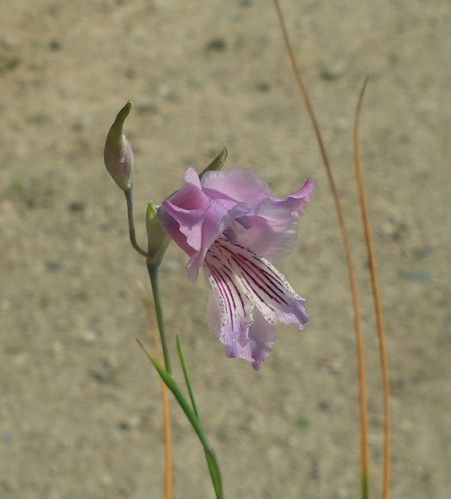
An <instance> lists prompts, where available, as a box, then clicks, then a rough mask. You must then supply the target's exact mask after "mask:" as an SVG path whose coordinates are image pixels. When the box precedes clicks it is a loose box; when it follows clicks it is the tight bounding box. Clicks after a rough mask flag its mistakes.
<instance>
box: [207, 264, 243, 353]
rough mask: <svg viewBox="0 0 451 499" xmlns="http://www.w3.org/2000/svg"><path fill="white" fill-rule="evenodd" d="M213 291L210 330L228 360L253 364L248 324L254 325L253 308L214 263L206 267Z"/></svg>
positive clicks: (231, 278) (231, 280) (229, 278)
mask: <svg viewBox="0 0 451 499" xmlns="http://www.w3.org/2000/svg"><path fill="white" fill-rule="evenodd" d="M205 267H206V271H207V274H208V280H209V282H210V285H211V287H212V294H211V295H210V301H209V307H208V315H209V323H210V327H211V329H212V330H213V331H214V333H215V334H216V336H217V337H218V338H219V340H220V341H221V343H223V344H224V345H226V347H227V355H228V356H229V357H241V358H243V359H245V360H247V361H249V362H252V361H253V358H252V352H251V344H250V342H249V337H248V333H249V324H250V323H251V322H252V308H253V307H252V305H251V303H250V302H249V300H247V299H246V296H245V295H244V294H242V293H241V292H240V290H239V288H238V287H237V285H236V283H235V282H234V281H233V277H232V276H231V275H230V274H228V273H227V271H226V270H225V268H223V267H222V268H221V267H220V266H219V265H215V263H214V262H213V261H211V262H209V263H207V262H206V264H205Z"/></svg>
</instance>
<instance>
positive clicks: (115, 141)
mask: <svg viewBox="0 0 451 499" xmlns="http://www.w3.org/2000/svg"><path fill="white" fill-rule="evenodd" d="M131 107H132V103H131V102H130V101H128V102H127V104H125V106H124V107H123V108H122V109H121V110H120V111H119V113H118V114H117V116H116V119H115V120H114V123H113V124H112V126H111V128H110V131H109V132H108V135H107V138H106V141H105V149H104V152H103V158H104V161H105V166H106V169H107V170H108V173H109V174H110V175H111V177H112V178H113V180H114V181H115V182H116V184H117V185H118V186H119V187H120V188H121V189H122V190H123V191H126V190H128V189H130V188H131V185H132V182H131V174H132V170H133V150H132V147H131V145H130V143H129V141H128V140H127V137H126V136H125V135H124V133H123V131H122V130H123V125H124V121H125V118H127V116H128V115H129V113H130V109H131Z"/></svg>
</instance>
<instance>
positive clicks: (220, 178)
mask: <svg viewBox="0 0 451 499" xmlns="http://www.w3.org/2000/svg"><path fill="white" fill-rule="evenodd" d="M201 183H202V187H203V188H204V189H207V190H208V191H212V192H211V193H210V192H209V195H210V194H211V195H212V196H214V195H215V194H214V193H216V195H218V194H219V195H221V196H222V197H224V196H227V197H229V198H230V199H234V200H235V201H238V202H241V203H246V204H247V205H248V206H250V207H255V206H257V205H258V204H259V203H260V202H261V201H263V200H264V199H266V198H268V197H271V191H270V189H269V187H268V186H267V185H266V184H265V183H264V182H263V181H262V180H260V179H259V178H258V177H257V175H255V174H254V173H252V172H250V171H247V170H240V169H233V170H227V171H225V172H223V171H220V172H209V173H207V174H206V175H205V176H204V177H203V178H202V181H201Z"/></svg>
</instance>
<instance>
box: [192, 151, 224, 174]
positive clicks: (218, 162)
mask: <svg viewBox="0 0 451 499" xmlns="http://www.w3.org/2000/svg"><path fill="white" fill-rule="evenodd" d="M227 156H228V152H227V149H225V148H224V149H223V150H222V151H221V152H220V153H219V154H218V156H216V158H215V159H214V160H213V161H212V162H211V163H210V164H209V165H208V166H207V167H206V168H204V169H203V170H202V172H201V173H200V174H199V178H202V177H203V176H204V175H205V174H206V173H208V172H213V171H218V170H221V168H222V167H223V166H224V163H225V161H226V159H227Z"/></svg>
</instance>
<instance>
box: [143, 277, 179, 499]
mask: <svg viewBox="0 0 451 499" xmlns="http://www.w3.org/2000/svg"><path fill="white" fill-rule="evenodd" d="M137 285H138V289H139V293H140V295H141V300H142V302H143V304H144V307H145V309H146V315H147V322H148V326H149V335H150V337H151V338H152V340H153V342H154V345H155V350H156V352H157V359H158V361H159V362H161V363H163V350H162V348H161V345H160V342H159V341H158V333H157V330H156V328H155V320H154V316H153V305H152V302H151V300H150V297H149V294H148V293H147V292H146V289H145V287H144V284H143V283H142V282H138V283H137ZM160 387H161V399H162V403H163V434H164V450H165V453H164V454H165V474H164V477H165V479H164V491H165V492H164V494H165V495H164V497H165V499H173V495H174V460H173V455H172V424H171V408H170V404H169V390H168V387H167V386H166V385H165V384H164V383H163V381H161V380H160Z"/></svg>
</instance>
